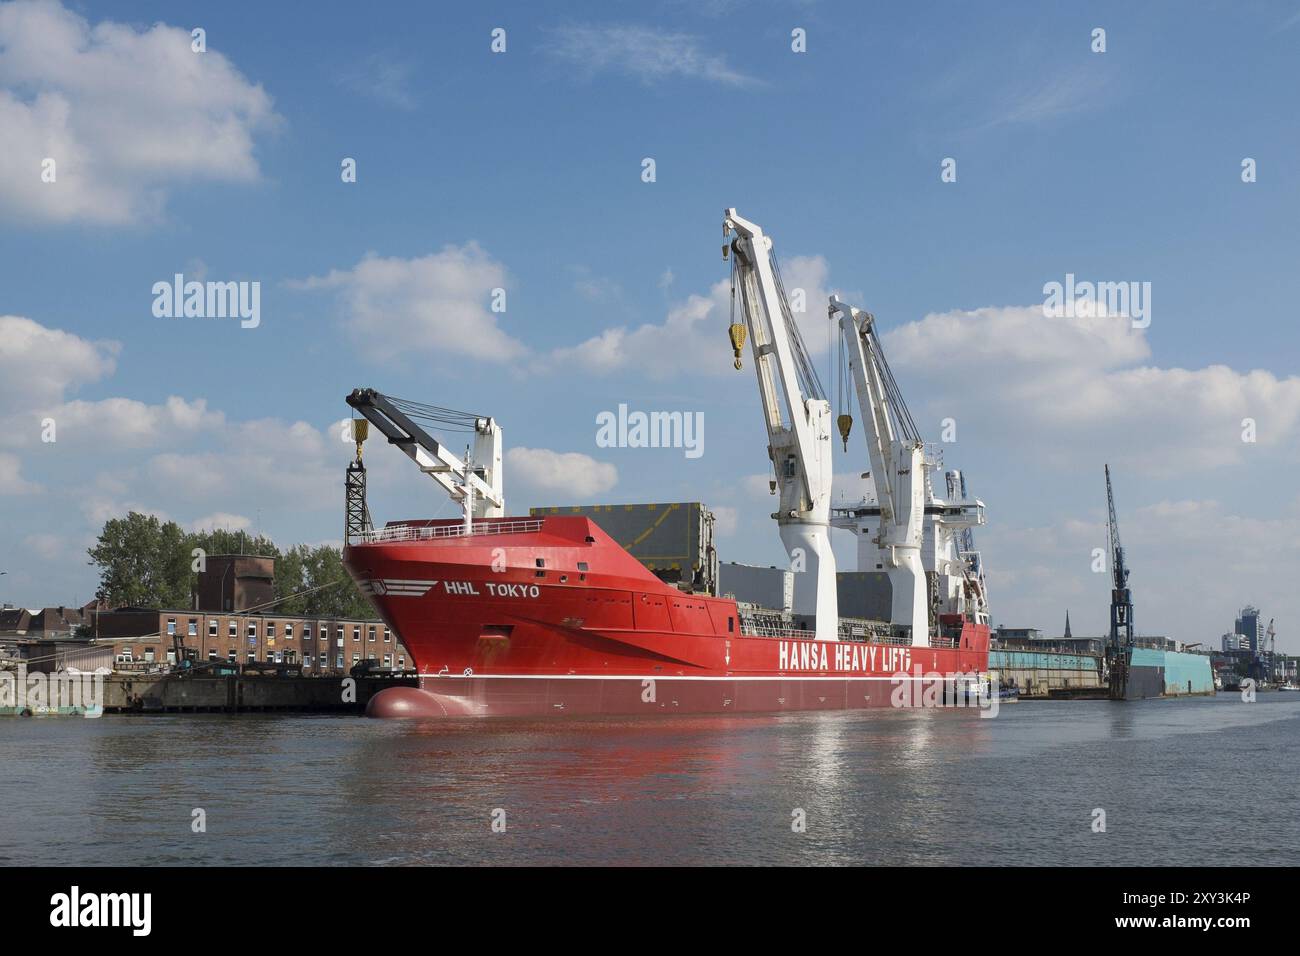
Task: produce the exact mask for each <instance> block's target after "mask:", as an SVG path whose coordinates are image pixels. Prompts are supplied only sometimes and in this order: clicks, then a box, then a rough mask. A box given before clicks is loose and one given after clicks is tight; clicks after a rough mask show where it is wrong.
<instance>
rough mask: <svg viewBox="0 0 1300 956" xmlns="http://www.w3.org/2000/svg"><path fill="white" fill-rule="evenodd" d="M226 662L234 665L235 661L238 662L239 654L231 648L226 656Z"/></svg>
mask: <svg viewBox="0 0 1300 956" xmlns="http://www.w3.org/2000/svg"><path fill="white" fill-rule="evenodd" d="M226 660H228V661H230V663H232V664H233V663H235V661H237V660H239V652H238V651H236V650H235V649H234V648H233V647H232V648H231V649H230V651H229V653H227V654H226Z"/></svg>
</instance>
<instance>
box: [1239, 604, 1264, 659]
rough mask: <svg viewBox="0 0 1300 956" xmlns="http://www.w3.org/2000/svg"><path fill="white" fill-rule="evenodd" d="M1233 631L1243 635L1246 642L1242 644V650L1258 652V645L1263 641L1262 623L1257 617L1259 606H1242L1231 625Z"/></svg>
mask: <svg viewBox="0 0 1300 956" xmlns="http://www.w3.org/2000/svg"><path fill="white" fill-rule="evenodd" d="M1233 631H1234V632H1235V633H1237V634H1244V635H1245V637H1246V641H1247V643H1246V644H1245V645H1243V647H1242V649H1243V650H1249V651H1250V652H1251V653H1252V654H1258V653H1259V648H1260V645H1261V644H1262V643H1263V642H1264V625H1263V623H1262V622H1261V621H1260V619H1259V608H1257V607H1251V606H1250V605H1249V604H1248V605H1246V606H1245V607H1243V608H1242V609H1241V613H1240V615H1239V616H1238V617H1237V620H1236V623H1235V625H1234V626H1233Z"/></svg>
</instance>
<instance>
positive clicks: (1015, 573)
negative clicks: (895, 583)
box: [978, 499, 1300, 652]
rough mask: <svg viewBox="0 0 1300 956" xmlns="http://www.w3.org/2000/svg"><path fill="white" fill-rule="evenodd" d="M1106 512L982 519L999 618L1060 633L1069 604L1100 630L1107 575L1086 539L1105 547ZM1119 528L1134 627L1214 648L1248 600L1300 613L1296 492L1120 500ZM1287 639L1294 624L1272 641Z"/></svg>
mask: <svg viewBox="0 0 1300 956" xmlns="http://www.w3.org/2000/svg"><path fill="white" fill-rule="evenodd" d="M1105 521H1106V517H1105V514H1104V511H1103V509H1102V508H1101V507H1098V508H1096V509H1095V510H1094V511H1093V512H1092V514H1091V515H1090V516H1087V517H1079V516H1067V517H1063V518H1061V519H1060V520H1059V521H1057V522H1055V523H1053V524H1051V525H1048V526H1045V527H1018V528H1017V527H1005V526H999V525H997V524H994V525H990V526H989V527H987V528H981V529H980V530H979V532H978V539H979V542H978V543H979V547H980V549H981V551H982V552H983V553H984V554H985V560H986V562H987V563H988V566H989V567H990V569H991V570H990V572H989V573H990V589H989V591H990V600H991V601H992V603H993V609H994V614H995V617H996V619H997V621H998V622H999V623H1003V624H1008V625H1011V626H1016V625H1018V624H1019V625H1022V626H1023V625H1032V626H1039V627H1043V628H1044V629H1045V630H1046V631H1047V632H1048V633H1053V634H1059V633H1060V632H1061V630H1062V628H1063V626H1064V622H1065V611H1066V609H1067V608H1068V609H1069V611H1070V619H1071V625H1072V627H1071V629H1072V631H1073V632H1074V633H1075V634H1076V635H1079V636H1089V635H1092V636H1097V635H1101V634H1103V633H1104V632H1105V631H1106V629H1107V627H1108V623H1107V618H1106V613H1107V610H1106V609H1107V606H1108V603H1109V601H1110V583H1109V582H1110V578H1109V577H1108V572H1103V573H1094V572H1093V571H1092V549H1093V548H1103V549H1104V548H1105V547H1106V526H1105ZM1120 531H1121V534H1122V535H1123V539H1124V548H1125V553H1126V557H1127V559H1128V562H1129V565H1130V570H1131V574H1132V577H1131V578H1130V583H1131V584H1132V586H1133V593H1134V604H1135V606H1136V612H1135V615H1134V619H1135V621H1136V624H1137V627H1138V633H1140V634H1163V635H1165V636H1167V637H1172V638H1175V639H1177V640H1180V641H1185V642H1189V643H1190V642H1195V641H1201V642H1203V643H1209V644H1211V645H1212V646H1214V647H1215V648H1217V647H1218V646H1219V644H1218V639H1219V637H1220V636H1221V635H1222V634H1224V633H1225V632H1227V631H1229V630H1230V629H1231V627H1232V618H1233V614H1234V611H1235V610H1236V609H1238V608H1240V607H1242V606H1243V605H1245V604H1248V603H1254V604H1255V605H1257V606H1259V607H1261V608H1263V609H1264V612H1265V617H1266V618H1267V617H1277V619H1278V620H1279V621H1294V620H1298V619H1300V597H1298V596H1297V595H1296V594H1295V589H1294V588H1293V587H1292V585H1291V582H1290V577H1291V569H1292V568H1294V567H1295V566H1296V563H1297V562H1300V501H1298V502H1293V503H1292V504H1291V505H1289V506H1284V507H1282V508H1280V509H1276V510H1275V511H1274V512H1272V513H1270V514H1268V515H1266V516H1265V517H1250V516H1247V515H1243V514H1241V513H1240V511H1239V510H1238V509H1236V508H1234V507H1229V506H1225V505H1224V504H1222V503H1221V502H1218V501H1215V500H1212V499H1205V500H1198V499H1181V500H1162V501H1158V502H1155V503H1153V504H1150V505H1146V506H1143V507H1136V508H1128V509H1125V510H1124V512H1123V513H1122V514H1121V515H1120ZM1004 559H1006V560H1004ZM1284 643H1285V646H1286V647H1287V648H1289V649H1290V651H1291V652H1294V651H1295V650H1298V649H1300V645H1297V643H1296V641H1295V637H1294V635H1293V634H1287V635H1285V637H1284V638H1280V639H1279V650H1281V649H1282V647H1283V644H1284Z"/></svg>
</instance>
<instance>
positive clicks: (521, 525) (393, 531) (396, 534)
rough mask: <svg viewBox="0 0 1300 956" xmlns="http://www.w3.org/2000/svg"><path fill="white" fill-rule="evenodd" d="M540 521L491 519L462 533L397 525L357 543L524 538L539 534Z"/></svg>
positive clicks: (446, 527)
mask: <svg viewBox="0 0 1300 956" xmlns="http://www.w3.org/2000/svg"><path fill="white" fill-rule="evenodd" d="M545 520H546V519H544V518H512V519H510V520H508V521H494V520H493V519H491V518H487V519H480V520H478V521H475V522H474V523H473V524H472V525H470V527H469V530H468V531H466V530H465V526H464V525H463V524H440V525H434V526H432V527H429V526H423V525H411V524H399V525H390V526H389V527H386V528H375V529H374V530H373V531H364V532H362V534H361V540H362V541H365V542H371V541H427V540H429V539H431V538H462V537H466V536H474V535H485V534H527V533H529V532H533V531H541V530H542V523H543V522H544V521H545Z"/></svg>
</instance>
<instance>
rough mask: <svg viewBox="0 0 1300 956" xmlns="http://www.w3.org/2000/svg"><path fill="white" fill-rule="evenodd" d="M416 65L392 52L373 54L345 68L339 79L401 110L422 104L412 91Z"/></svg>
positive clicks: (366, 94) (351, 88)
mask: <svg viewBox="0 0 1300 956" xmlns="http://www.w3.org/2000/svg"><path fill="white" fill-rule="evenodd" d="M413 72H414V67H413V66H412V65H411V64H410V63H408V62H407V61H405V60H400V59H397V58H396V57H394V56H393V55H392V54H389V53H374V54H371V55H370V56H367V57H365V58H363V59H361V60H359V61H357V62H356V63H354V64H352V65H351V66H350V67H348V68H347V69H345V70H344V71H343V73H342V74H340V76H339V82H340V83H342V84H343V86H345V87H346V88H348V89H350V90H352V91H353V92H356V93H361V94H363V95H365V96H369V97H370V98H372V99H374V100H376V101H378V102H380V103H382V104H384V105H385V106H391V107H393V108H394V109H399V110H413V109H415V108H416V107H417V106H419V105H420V104H419V100H418V99H416V96H415V94H414V92H412V90H411V74H412V73H413Z"/></svg>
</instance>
